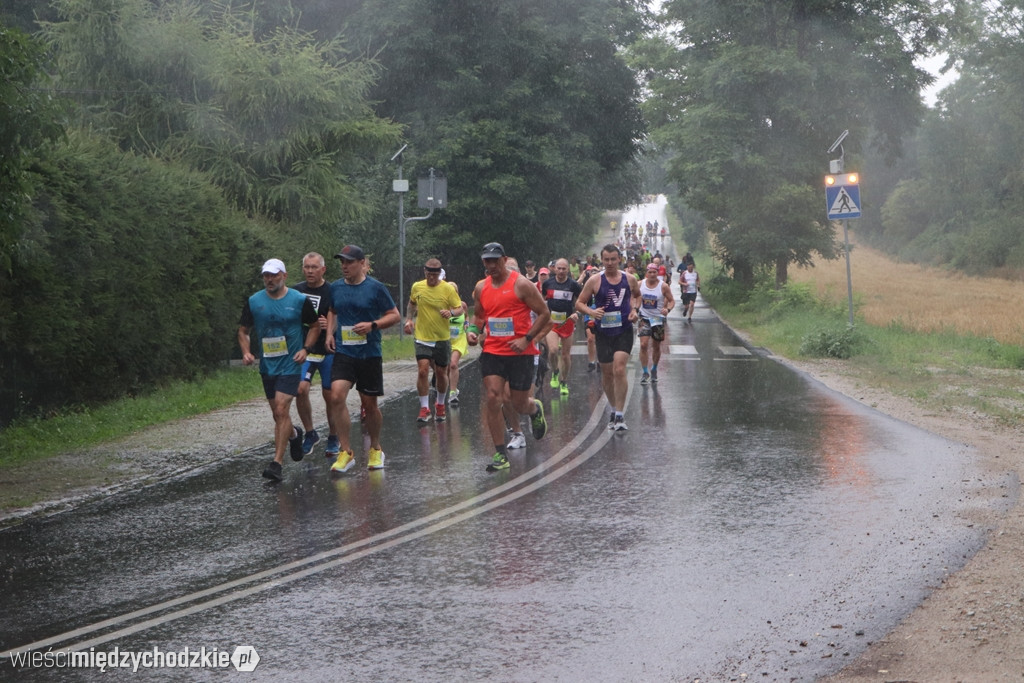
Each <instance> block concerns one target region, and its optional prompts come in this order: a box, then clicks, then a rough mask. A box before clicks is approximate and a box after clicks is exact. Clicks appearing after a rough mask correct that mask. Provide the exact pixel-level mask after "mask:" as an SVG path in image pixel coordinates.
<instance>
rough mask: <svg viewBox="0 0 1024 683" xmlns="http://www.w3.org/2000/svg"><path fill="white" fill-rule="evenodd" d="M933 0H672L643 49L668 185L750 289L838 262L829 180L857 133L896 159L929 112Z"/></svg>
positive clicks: (859, 140) (857, 142)
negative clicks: (924, 91)
mask: <svg viewBox="0 0 1024 683" xmlns="http://www.w3.org/2000/svg"><path fill="white" fill-rule="evenodd" d="M933 11H934V10H933V9H932V8H931V6H930V4H929V3H928V2H926V1H925V0H861V1H848V0H833V1H829V2H815V1H811V0H768V1H765V0H714V2H708V1H707V0H668V1H667V2H665V4H664V9H663V13H664V14H663V20H664V22H665V31H666V33H665V35H663V36H661V37H660V38H659V39H657V40H652V41H650V42H648V43H647V44H645V45H644V46H642V47H641V48H640V49H638V50H637V55H638V59H637V62H638V64H640V65H641V66H642V67H643V68H644V70H645V74H646V77H647V82H648V83H649V84H650V87H651V90H652V91H653V94H654V97H652V98H651V100H650V101H649V103H648V113H649V116H650V118H651V120H652V124H653V125H654V127H655V139H656V140H657V141H658V142H659V144H660V145H661V146H662V147H665V148H670V149H671V150H672V151H673V152H674V153H675V156H674V158H673V159H672V161H671V162H670V167H669V177H670V178H671V179H672V180H674V181H675V182H677V183H678V185H679V188H680V191H681V194H682V198H683V200H684V201H685V202H686V203H687V204H688V205H689V206H690V207H691V208H693V209H697V210H699V211H700V212H702V213H703V214H704V216H705V217H706V218H707V220H708V222H709V227H710V229H711V230H712V231H713V232H714V233H715V237H716V243H717V247H718V249H719V256H720V258H721V259H722V260H723V261H724V262H725V263H726V264H727V265H729V266H731V267H732V268H733V269H734V271H735V273H736V274H737V276H738V277H739V278H740V279H741V280H744V281H746V282H748V283H752V282H753V273H754V270H755V269H756V268H757V267H759V266H769V267H773V268H774V269H775V273H776V278H777V281H778V282H780V283H783V282H785V281H786V276H787V268H788V265H789V264H790V263H797V264H809V263H812V262H813V258H814V257H815V255H820V256H823V257H825V258H830V257H833V256H834V255H836V252H837V250H836V244H835V239H834V234H833V226H832V224H831V223H830V222H829V221H828V220H827V218H826V215H825V211H824V208H823V204H824V199H823V196H824V191H823V188H822V176H823V175H824V174H825V173H826V172H827V171H828V161H829V157H828V156H827V155H826V153H825V150H826V149H828V147H829V145H830V143H831V142H832V141H833V140H834V139H835V138H836V136H837V135H838V134H839V133H840V132H841V131H843V130H844V129H848V130H849V131H850V137H849V140H848V143H847V145H846V149H847V151H849V152H856V151H858V150H859V148H860V147H861V146H863V145H865V143H866V142H867V141H868V139H869V135H870V136H871V140H872V143H873V144H874V145H875V146H876V147H878V148H880V149H883V150H885V152H886V155H887V156H889V157H895V156H896V155H897V154H898V153H899V151H900V143H901V140H902V139H903V138H904V137H905V136H906V135H907V134H908V133H909V132H911V131H912V130H913V128H914V126H915V125H916V124H917V121H918V118H919V116H920V114H921V103H920V98H919V91H920V86H921V85H922V84H923V83H925V82H926V81H927V79H928V76H927V75H926V74H924V73H923V72H922V71H921V70H920V69H919V68H917V67H916V66H915V65H914V59H915V57H918V56H920V55H923V54H925V53H926V52H927V49H928V47H929V46H930V45H931V44H933V43H934V42H935V41H936V40H937V39H938V38H939V36H940V30H939V29H940V27H939V25H938V23H937V22H936V19H935V17H934V16H933Z"/></svg>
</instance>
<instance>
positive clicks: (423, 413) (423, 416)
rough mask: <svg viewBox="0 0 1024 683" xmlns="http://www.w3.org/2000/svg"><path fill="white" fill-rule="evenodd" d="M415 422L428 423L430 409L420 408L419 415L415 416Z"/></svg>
mask: <svg viewBox="0 0 1024 683" xmlns="http://www.w3.org/2000/svg"><path fill="white" fill-rule="evenodd" d="M416 421H417V422H430V408H420V414H419V415H417V416H416Z"/></svg>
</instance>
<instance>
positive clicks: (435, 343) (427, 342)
mask: <svg viewBox="0 0 1024 683" xmlns="http://www.w3.org/2000/svg"><path fill="white" fill-rule="evenodd" d="M416 343H417V344H419V345H421V346H427V347H429V348H434V347H435V346H437V342H434V341H423V340H422V339H417V340H416Z"/></svg>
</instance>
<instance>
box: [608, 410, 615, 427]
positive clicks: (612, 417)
mask: <svg viewBox="0 0 1024 683" xmlns="http://www.w3.org/2000/svg"><path fill="white" fill-rule="evenodd" d="M608 431H609V432H612V431H615V411H614V410H613V411H612V414H611V415H609V416H608Z"/></svg>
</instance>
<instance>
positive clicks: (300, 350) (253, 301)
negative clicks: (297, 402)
mask: <svg viewBox="0 0 1024 683" xmlns="http://www.w3.org/2000/svg"><path fill="white" fill-rule="evenodd" d="M287 275H288V274H287V272H286V271H285V266H284V263H283V262H282V261H281V260H280V259H276V258H272V259H270V260H269V261H267V262H266V263H264V264H263V285H264V288H263V290H261V291H259V292H256V293H255V294H253V295H252V296H251V297H249V298H248V299H247V300H246V302H245V306H244V307H243V308H242V317H241V319H240V320H239V321H238V346H239V347H240V348H241V350H242V363H244V364H245V365H252V364H254V363H255V362H256V356H255V355H254V354H253V352H252V338H251V336H250V335H251V334H252V333H253V332H255V334H256V341H257V344H258V345H257V348H258V349H259V352H260V353H259V357H260V375H261V376H262V377H263V393H264V395H265V396H266V397H267V401H268V402H269V403H270V410H271V412H272V413H273V414H274V460H273V461H271V463H270V464H269V465H267V467H266V469H265V470H263V476H264V477H266V478H267V479H273V480H275V481H281V479H282V478H283V477H282V471H281V463H283V462H284V447H285V444H288V445H289V447H290V452H291V456H292V460H302V456H303V452H302V428H301V427H295V426H294V425H292V418H291V406H292V399H294V398H295V396H296V394H298V393H299V378H300V377H301V373H302V364H303V363H304V362H305V360H306V355H307V354H308V352H309V348H310V347H312V345H313V344H315V343H316V340H317V337H318V336H319V334H320V327H319V326H318V325H317V324H316V319H317V316H316V311H315V310H314V309H313V304H312V303H310V301H309V299H307V298H306V297H305V296H303V295H302V294H300V293H298V292H296V291H295V290H293V289H288V287H287V286H286V285H285V283H284V281H285V278H286V277H287ZM303 327H309V331H308V332H307V331H306V330H304V329H303Z"/></svg>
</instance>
